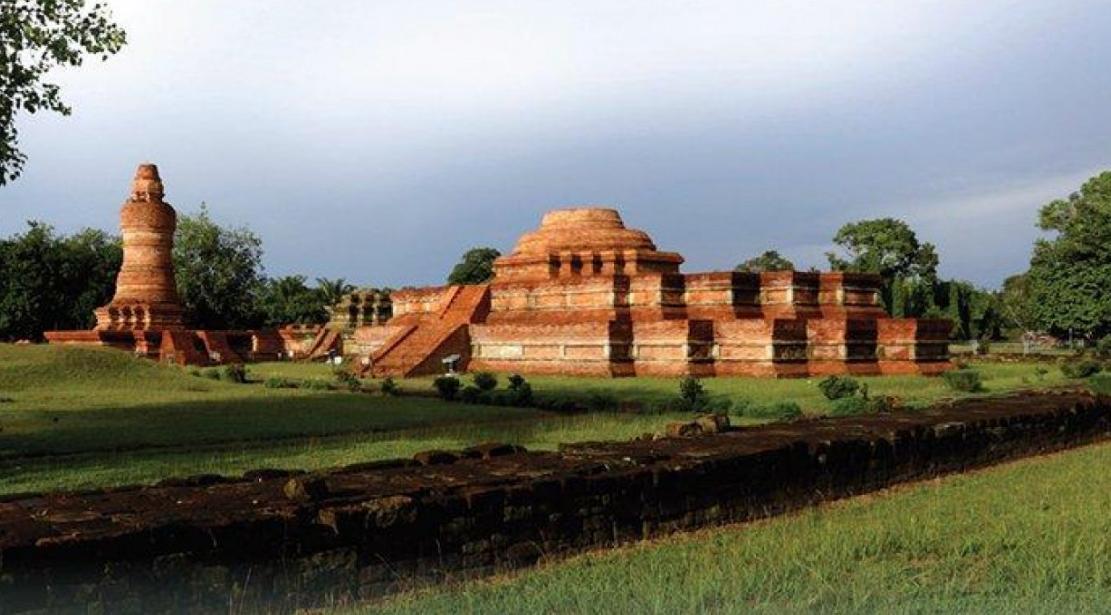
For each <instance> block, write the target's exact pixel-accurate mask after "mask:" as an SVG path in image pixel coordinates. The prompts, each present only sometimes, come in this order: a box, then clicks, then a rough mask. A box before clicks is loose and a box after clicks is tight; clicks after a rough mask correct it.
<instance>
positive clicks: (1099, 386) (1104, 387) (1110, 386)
mask: <svg viewBox="0 0 1111 615" xmlns="http://www.w3.org/2000/svg"><path fill="white" fill-rule="evenodd" d="M1088 388H1089V389H1090V390H1091V391H1092V392H1093V393H1095V394H1096V395H1109V396H1111V374H1096V375H1094V376H1092V377H1091V378H1089V379H1088Z"/></svg>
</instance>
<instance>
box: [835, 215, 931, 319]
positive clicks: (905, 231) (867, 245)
mask: <svg viewBox="0 0 1111 615" xmlns="http://www.w3.org/2000/svg"><path fill="white" fill-rule="evenodd" d="M833 243H834V244H836V245H837V246H838V247H840V248H841V249H842V251H843V252H844V256H842V255H840V254H837V253H836V252H827V253H826V258H828V259H829V265H830V267H831V268H833V270H835V271H855V272H862V273H878V274H879V275H880V277H882V278H883V287H882V289H881V293H882V295H883V302H884V305H885V306H886V307H887V309H888V310H892V309H894V308H895V307H896V303H897V299H898V297H897V296H896V295H897V293H898V292H899V291H898V289H897V288H896V286H899V285H904V284H907V283H910V284H920V285H922V286H923V287H924V288H929V287H932V286H933V284H934V282H935V281H936V280H937V264H938V258H937V250H936V249H934V246H933V244H931V243H928V242H925V243H924V242H920V241H918V235H916V234H915V233H914V230H912V229H911V228H910V226H909V225H907V223H906V222H903V221H902V220H896V219H895V218H877V219H874V220H861V221H859V222H850V223H849V224H846V225H844V226H842V227H841V228H840V229H839V230H838V231H837V234H836V235H834V236H833Z"/></svg>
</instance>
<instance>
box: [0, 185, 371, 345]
mask: <svg viewBox="0 0 1111 615" xmlns="http://www.w3.org/2000/svg"><path fill="white" fill-rule="evenodd" d="M122 262H123V250H122V247H121V242H120V238H119V237H118V236H114V235H110V234H108V233H105V232H103V231H99V230H93V229H84V230H81V231H78V232H77V233H74V234H72V235H68V236H66V235H60V234H58V233H57V232H56V231H55V230H54V229H53V228H51V227H50V226H48V225H45V224H42V223H39V222H29V223H28V228H27V230H26V231H24V232H22V233H17V234H15V235H12V236H10V237H8V238H5V239H0V340H5V341H14V340H21V339H29V340H35V341H38V340H41V339H42V334H43V332H44V331H51V330H65V329H88V328H91V327H92V326H93V324H95V319H94V317H93V310H94V309H96V308H97V307H100V306H102V305H104V304H105V303H107V302H108V301H109V300H110V299H111V298H112V295H113V293H114V292H115V286H116V274H117V272H118V271H119V268H120V264H121V263H122ZM174 266H175V271H176V275H177V286H178V291H179V293H180V295H181V299H182V303H183V304H184V306H185V308H186V310H187V311H188V313H189V314H190V318H191V319H192V321H191V324H192V325H193V326H195V327H197V328H201V329H252V328H259V327H266V326H274V325H279V324H285V323H323V322H325V321H327V319H328V312H327V310H326V309H325V308H326V306H330V305H334V304H335V303H336V302H338V301H339V299H340V298H341V297H342V296H343V295H344V294H346V293H349V292H351V291H352V290H354V287H353V286H352V285H350V284H348V283H347V282H346V281H344V280H342V279H337V280H330V279H326V278H317V279H316V280H315V284H314V285H310V284H309V283H308V278H307V277H306V276H303V275H290V276H283V277H276V278H272V277H267V276H266V275H264V272H263V267H262V242H261V241H260V240H259V238H258V237H257V236H256V235H255V234H254V233H252V232H251V231H249V230H247V229H244V228H229V227H222V226H220V225H218V224H216V223H215V222H213V221H212V219H211V218H210V216H209V214H208V211H207V209H205V208H204V207H202V208H201V211H200V212H199V213H197V214H193V215H190V214H183V215H179V216H178V230H177V234H176V236H175V239H174Z"/></svg>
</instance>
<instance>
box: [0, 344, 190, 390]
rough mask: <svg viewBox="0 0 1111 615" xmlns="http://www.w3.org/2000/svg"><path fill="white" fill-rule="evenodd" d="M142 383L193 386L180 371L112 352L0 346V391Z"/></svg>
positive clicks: (89, 349)
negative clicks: (138, 381)
mask: <svg viewBox="0 0 1111 615" xmlns="http://www.w3.org/2000/svg"><path fill="white" fill-rule="evenodd" d="M136 380H142V381H144V382H146V383H148V384H150V385H154V386H164V385H179V386H185V385H188V384H192V382H193V378H192V377H191V376H189V375H188V374H186V373H185V372H183V371H182V370H180V369H177V368H174V367H165V366H161V365H159V364H157V363H155V362H153V361H147V360H144V359H140V358H137V357H135V356H133V355H131V354H129V353H126V352H120V351H119V350H115V349H111V348H82V347H75V346H49V345H40V346H13V345H10V344H0V390H2V391H24V390H28V389H35V388H43V387H53V386H58V385H59V384H62V383H65V384H68V385H89V384H96V385H111V384H120V383H126V382H135V381H136Z"/></svg>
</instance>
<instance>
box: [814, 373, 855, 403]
mask: <svg viewBox="0 0 1111 615" xmlns="http://www.w3.org/2000/svg"><path fill="white" fill-rule="evenodd" d="M818 388H819V389H820V390H821V391H822V395H825V396H826V399H831V400H832V399H841V398H844V397H852V396H853V395H856V393H857V391H859V390H860V383H859V382H857V381H856V378H853V377H851V376H827V377H825V378H823V379H822V381H821V382H819V383H818Z"/></svg>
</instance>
